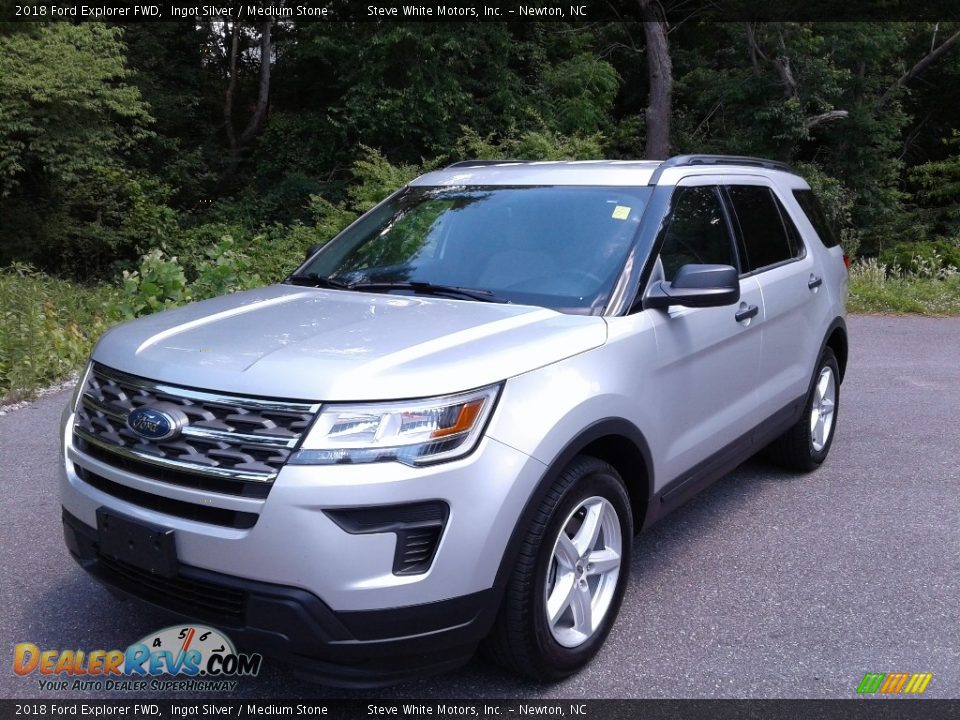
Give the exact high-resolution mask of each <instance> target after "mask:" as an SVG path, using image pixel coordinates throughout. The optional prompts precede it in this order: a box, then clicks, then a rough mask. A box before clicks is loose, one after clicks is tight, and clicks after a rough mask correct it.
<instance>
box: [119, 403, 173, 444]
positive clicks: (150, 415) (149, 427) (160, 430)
mask: <svg viewBox="0 0 960 720" xmlns="http://www.w3.org/2000/svg"><path fill="white" fill-rule="evenodd" d="M180 415H183V413H180V412H177V411H172V412H168V411H167V410H166V409H164V410H161V409H159V408H156V407H142V408H137V409H136V410H133V411H131V412H130V414H129V415H127V426H128V427H129V428H130V429H131V430H133V431H134V432H135V433H136V434H137V435H139V436H140V437H142V438H143V439H145V440H153V441H155V442H156V441H159V440H169V439H170V438H172V437H174V436H175V435H178V434H179V433H180V428H181V426H182V425H183V419H185V416H184V417H182V418H181V417H177V416H180Z"/></svg>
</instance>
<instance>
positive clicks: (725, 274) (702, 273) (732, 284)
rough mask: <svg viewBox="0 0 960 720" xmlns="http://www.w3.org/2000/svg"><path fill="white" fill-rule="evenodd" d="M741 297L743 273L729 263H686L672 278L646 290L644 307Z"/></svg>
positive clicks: (714, 304)
mask: <svg viewBox="0 0 960 720" xmlns="http://www.w3.org/2000/svg"><path fill="white" fill-rule="evenodd" d="M739 299H740V276H739V274H738V273H737V270H736V268H733V267H731V266H729V265H692V264H691V265H684V266H683V267H681V268H680V269H679V270H677V274H676V276H675V277H674V278H673V282H667V281H666V280H660V281H659V282H655V283H654V284H653V285H651V286H650V289H649V290H647V294H646V295H645V296H644V298H643V307H644V308H645V309H646V308H668V307H670V306H671V305H684V306H686V307H718V306H720V305H733V304H734V303H735V302H737V301H738V300H739Z"/></svg>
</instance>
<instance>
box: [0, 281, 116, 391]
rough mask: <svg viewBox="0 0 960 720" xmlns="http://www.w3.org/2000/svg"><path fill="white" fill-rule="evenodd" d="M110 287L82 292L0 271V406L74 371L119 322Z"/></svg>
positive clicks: (72, 286)
mask: <svg viewBox="0 0 960 720" xmlns="http://www.w3.org/2000/svg"><path fill="white" fill-rule="evenodd" d="M117 294H118V293H117V291H116V290H115V289H113V288H111V287H107V286H98V287H85V286H82V285H76V284H74V283H70V282H66V281H64V280H58V279H55V278H51V277H49V276H46V275H42V274H39V273H35V272H34V271H32V270H31V269H30V268H29V267H28V266H25V265H16V266H12V267H9V268H6V269H4V270H0V402H2V401H10V400H16V399H19V398H20V397H28V396H29V395H30V393H31V392H32V391H33V390H34V389H36V388H38V387H43V386H45V385H49V384H50V383H53V382H56V381H58V380H61V379H62V378H64V377H65V376H66V375H68V374H69V373H70V372H71V371H74V370H77V369H79V368H80V367H81V366H82V364H83V363H84V361H85V360H86V359H87V356H88V355H89V354H90V349H91V347H92V346H93V343H94V341H95V340H96V339H97V338H98V337H99V336H100V334H101V333H103V332H104V331H105V330H106V329H107V328H108V327H109V326H110V325H112V324H113V323H114V322H116V321H117V320H118V319H119V315H118V314H117V313H115V312H114V311H112V310H111V304H112V302H113V301H114V300H115V298H116V296H117Z"/></svg>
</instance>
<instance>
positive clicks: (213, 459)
mask: <svg viewBox="0 0 960 720" xmlns="http://www.w3.org/2000/svg"><path fill="white" fill-rule="evenodd" d="M158 405H159V406H161V407H162V406H168V407H170V406H172V407H173V408H174V409H175V410H176V411H178V412H181V413H183V415H185V416H186V418H187V419H186V421H185V423H184V426H183V427H182V429H181V431H180V433H179V435H177V436H174V437H172V438H170V439H169V440H158V441H154V440H147V439H144V438H143V437H141V436H140V435H137V434H136V433H135V432H134V431H133V430H131V429H130V427H128V426H127V416H128V415H129V414H130V413H131V412H132V411H133V410H136V409H138V408H142V407H154V406H158ZM318 409H319V405H317V404H311V403H308V402H297V401H287V400H263V399H258V398H250V397H243V396H236V395H221V394H217V393H211V392H206V391H202V390H196V389H193V388H187V387H180V386H174V385H167V384H163V383H158V382H155V381H152V380H146V379H143V378H138V377H135V376H132V375H128V374H126V373H122V372H119V371H116V370H112V369H110V368H107V367H104V366H103V365H100V364H94V365H93V367H92V368H91V371H90V372H89V373H88V374H87V381H86V384H85V386H84V388H83V392H82V394H81V396H80V403H79V404H78V407H77V412H76V422H75V425H74V432H75V434H76V436H77V437H78V438H79V439H80V440H82V441H85V442H86V443H87V445H88V447H96V448H97V449H98V451H99V452H98V458H99V459H101V460H103V459H104V456H103V453H104V452H106V453H108V454H112V455H115V456H118V457H120V458H123V459H124V460H125V461H129V462H138V463H140V464H141V466H142V465H148V466H153V467H154V468H162V469H164V470H168V471H172V472H176V473H186V474H188V475H194V476H198V477H209V478H220V479H227V480H233V481H245V482H249V481H253V482H266V483H270V482H272V481H273V479H274V478H275V477H276V475H277V473H278V472H279V470H280V468H281V467H282V466H283V464H284V463H285V462H286V461H287V458H288V457H289V456H290V453H291V452H293V450H294V449H295V448H296V447H297V445H298V444H299V442H300V438H301V436H302V435H303V433H304V432H305V431H306V430H307V428H308V427H309V425H310V423H311V422H312V420H313V417H314V415H315V414H316V412H317V410H318ZM107 461H108V462H110V463H111V464H114V465H119V464H120V463H119V462H115V461H112V460H107ZM142 474H144V475H146V476H147V477H153V478H154V479H158V480H162V481H171V480H169V477H173V476H168V478H164V477H162V476H161V471H160V470H159V469H157V470H155V472H154V473H153V474H151V473H150V472H144V473H142ZM180 479H181V480H182V479H183V478H182V477H180ZM177 484H184V483H182V482H181V483H177ZM207 489H211V490H213V489H215V490H216V491H217V492H223V491H224V490H223V489H222V487H221V488H207ZM234 494H245V493H243V492H240V493H234Z"/></svg>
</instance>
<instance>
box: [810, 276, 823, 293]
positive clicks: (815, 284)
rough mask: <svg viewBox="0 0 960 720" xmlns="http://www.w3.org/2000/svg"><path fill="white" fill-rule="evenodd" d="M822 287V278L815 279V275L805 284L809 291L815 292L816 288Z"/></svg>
mask: <svg viewBox="0 0 960 720" xmlns="http://www.w3.org/2000/svg"><path fill="white" fill-rule="evenodd" d="M821 285H823V278H822V277H817V276H816V275H811V276H810V281H809V282H808V283H807V287H808V288H810V289H811V290H816V289H817V288H818V287H820V286H821Z"/></svg>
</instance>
